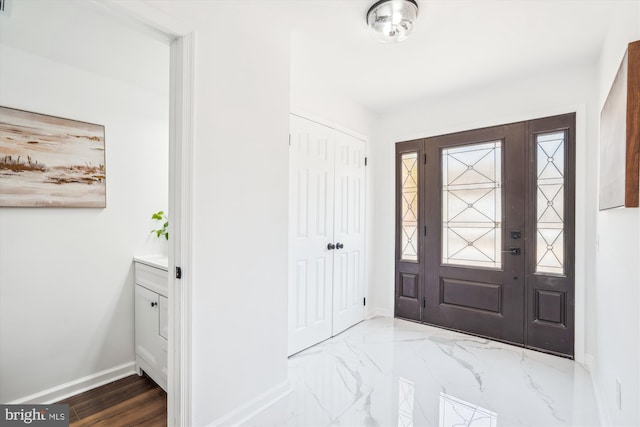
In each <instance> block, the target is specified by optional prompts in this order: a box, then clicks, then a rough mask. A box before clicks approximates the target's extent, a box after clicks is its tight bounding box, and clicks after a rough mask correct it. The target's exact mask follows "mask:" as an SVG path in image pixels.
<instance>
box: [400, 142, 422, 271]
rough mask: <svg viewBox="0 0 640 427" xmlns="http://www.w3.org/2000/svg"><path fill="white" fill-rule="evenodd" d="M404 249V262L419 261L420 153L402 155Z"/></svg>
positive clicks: (402, 251) (402, 255) (402, 250)
mask: <svg viewBox="0 0 640 427" xmlns="http://www.w3.org/2000/svg"><path fill="white" fill-rule="evenodd" d="M401 163H402V176H401V177H402V211H401V215H402V247H401V259H402V260H403V261H417V260H418V153H417V152H413V153H405V154H403V155H402V161H401Z"/></svg>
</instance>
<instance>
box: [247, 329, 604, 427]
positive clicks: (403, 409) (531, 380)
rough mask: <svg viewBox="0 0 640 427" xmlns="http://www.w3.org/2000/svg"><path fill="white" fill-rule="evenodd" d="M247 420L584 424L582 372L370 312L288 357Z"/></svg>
mask: <svg viewBox="0 0 640 427" xmlns="http://www.w3.org/2000/svg"><path fill="white" fill-rule="evenodd" d="M289 379H290V381H291V385H292V388H293V391H292V393H290V394H289V395H288V396H287V397H286V398H283V399H282V400H280V401H279V402H277V403H276V404H274V405H273V406H271V407H269V408H268V409H266V410H265V411H263V412H262V413H261V414H259V415H257V416H256V417H254V418H253V419H252V420H250V421H249V422H248V423H246V425H248V426H260V427H268V426H333V425H335V426H354V427H355V426H394V427H395V426H398V427H408V426H438V427H445V426H446V427H452V426H472V427H484V426H487V427H489V426H491V427H494V426H505V427H506V426H593V425H598V424H599V423H598V415H597V409H596V402H595V398H594V395H593V391H592V385H591V379H590V377H589V373H588V372H587V371H586V370H585V369H584V368H583V367H582V366H581V365H579V364H577V363H575V362H573V361H571V360H568V359H562V358H559V357H555V356H551V355H547V354H543V353H538V352H534V351H530V350H525V349H522V348H519V347H514V346H510V345H507V344H502V343H497V342H494V341H490V340H486V339H482V338H476V337H472V336H468V335H464V334H459V333H456V332H451V331H446V330H442V329H438V328H433V327H429V326H424V325H419V324H415V323H411V322H406V321H403V320H397V319H390V318H376V319H372V320H368V321H365V322H362V323H360V324H358V325H356V326H354V327H353V328H351V329H349V330H347V331H345V332H343V333H342V334H340V335H338V336H336V337H334V338H332V339H330V340H327V341H325V342H323V343H321V344H318V345H316V346H314V347H312V348H309V349H307V350H305V351H303V352H301V353H298V354H297V355H294V356H292V357H291V358H290V359H289Z"/></svg>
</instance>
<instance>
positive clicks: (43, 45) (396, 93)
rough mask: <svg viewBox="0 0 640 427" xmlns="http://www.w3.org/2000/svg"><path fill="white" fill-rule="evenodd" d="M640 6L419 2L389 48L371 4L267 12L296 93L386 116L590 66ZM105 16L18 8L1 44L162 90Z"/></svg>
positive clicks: (147, 60)
mask: <svg viewBox="0 0 640 427" xmlns="http://www.w3.org/2000/svg"><path fill="white" fill-rule="evenodd" d="M176 1H177V0H176ZM209 1H215V0H209ZM234 1H236V2H238V1H241V0H234ZM266 1H268V0H262V1H260V2H259V3H262V4H264V3H265V2H266ZM638 1H640V0H529V1H526V0H418V3H419V6H420V13H419V17H418V21H417V24H416V29H415V31H414V33H413V34H412V36H411V37H410V38H409V39H408V40H406V41H404V42H402V43H399V44H394V45H385V44H380V43H377V42H375V41H374V40H373V39H371V38H370V37H369V34H368V32H367V31H368V30H367V28H366V25H365V14H366V12H367V10H368V8H369V6H370V5H371V4H372V3H373V2H374V0H284V1H283V0H280V1H273V2H272V4H273V8H274V9H276V10H277V9H280V10H281V12H282V13H281V16H282V19H283V22H282V23H280V25H290V26H291V27H292V34H293V36H292V73H293V75H294V79H293V81H294V83H295V84H296V85H299V87H300V88H305V87H312V88H314V90H316V91H317V90H322V91H335V92H336V93H339V94H340V95H341V96H344V97H346V98H350V99H351V100H353V101H355V102H357V103H359V104H361V105H362V106H363V107H365V108H367V109H370V110H372V111H374V112H378V113H382V112H386V111H390V110H392V109H393V108H395V107H397V106H398V105H400V104H403V103H406V102H410V101H413V100H417V99H420V98H426V97H431V96H439V95H441V94H444V93H449V92H452V91H461V90H467V89H470V88H473V87H475V86H479V85H485V84H491V83H493V82H496V81H500V80H505V79H510V78H515V77H516V76H527V75H535V74H536V73H540V72H545V71H546V72H548V71H551V70H553V69H554V68H563V67H572V66H579V65H585V64H595V63H596V61H597V59H598V55H599V52H600V49H601V46H602V43H603V40H604V37H605V35H606V32H607V29H608V28H609V26H610V25H611V24H612V17H613V16H615V15H614V12H615V11H616V10H618V9H619V8H621V7H624V6H625V3H626V4H627V5H628V4H629V3H633V2H635V3H637V2H638ZM150 3H151V4H153V2H152V1H151V2H150ZM247 7H248V8H249V7H251V3H248V4H247ZM106 10H107V9H106V8H104V7H101V6H100V3H99V2H87V1H86V0H81V1H73V0H66V1H55V0H47V1H28V0H14V7H13V14H12V16H10V17H4V16H3V17H0V42H2V43H3V44H8V45H11V46H14V47H18V48H21V49H24V50H28V51H31V52H34V53H36V54H39V55H42V56H48V57H51V58H56V59H57V60H58V61H62V62H66V63H68V64H70V65H73V66H76V67H80V68H84V69H87V70H89V71H94V72H101V73H103V74H107V75H111V76H113V77H114V78H118V79H120V80H123V81H128V82H131V83H132V84H138V85H141V86H143V87H147V88H150V89H154V90H160V91H163V92H166V91H167V89H168V69H169V67H168V46H167V45H166V43H163V42H161V41H158V40H156V39H154V38H153V37H151V36H150V35H149V34H145V36H144V37H132V36H131V35H132V34H135V33H134V32H135V31H138V30H139V29H134V28H132V26H131V23H128V22H124V21H123V20H122V18H118V17H117V16H115V15H111V14H109V13H107V12H106ZM639 20H640V17H639ZM70 46H73V48H72V49H70V48H69V47H70ZM114 56H115V57H116V61H114V60H113V59H114Z"/></svg>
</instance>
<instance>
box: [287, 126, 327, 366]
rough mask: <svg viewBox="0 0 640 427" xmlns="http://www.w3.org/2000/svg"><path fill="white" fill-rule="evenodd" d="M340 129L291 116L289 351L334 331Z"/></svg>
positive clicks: (321, 339)
mask: <svg viewBox="0 0 640 427" xmlns="http://www.w3.org/2000/svg"><path fill="white" fill-rule="evenodd" d="M334 138H335V136H334V131H333V129H330V128H327V127H325V126H321V125H318V124H317V123H314V122H311V121H309V120H305V119H301V118H299V117H296V116H291V148H290V150H289V161H290V163H289V173H290V175H289V176H290V179H289V185H290V187H289V199H290V200H289V354H293V353H296V352H298V351H300V350H303V349H305V348H307V347H310V346H312V345H314V344H316V343H318V342H320V341H323V340H325V339H327V338H329V337H330V336H331V326H332V319H331V306H332V303H331V300H332V296H331V295H332V293H331V286H332V276H333V253H334V250H333V249H332V248H330V247H329V246H328V245H329V244H332V245H333V243H334V240H333V190H334Z"/></svg>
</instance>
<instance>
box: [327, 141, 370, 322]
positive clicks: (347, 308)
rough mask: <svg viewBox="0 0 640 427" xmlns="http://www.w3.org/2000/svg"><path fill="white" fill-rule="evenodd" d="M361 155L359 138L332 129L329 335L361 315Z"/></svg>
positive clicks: (362, 164) (362, 149) (362, 310)
mask: <svg viewBox="0 0 640 427" xmlns="http://www.w3.org/2000/svg"><path fill="white" fill-rule="evenodd" d="M364 159H365V143H364V142H363V141H360V140H359V139H356V138H354V137H352V136H349V135H346V134H344V133H342V132H336V138H335V208H334V209H335V215H334V217H335V221H334V241H335V242H336V249H335V253H334V255H333V256H334V258H333V334H332V335H336V334H339V333H340V332H342V331H344V330H345V329H347V328H349V327H351V326H353V325H355V324H356V323H358V322H360V321H362V319H363V318H364V301H363V298H364V261H365V257H364V252H365V228H364V223H365V221H364V213H365V212H364V208H365V165H364Z"/></svg>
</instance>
